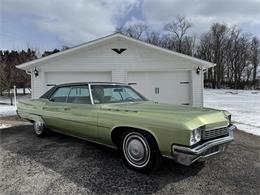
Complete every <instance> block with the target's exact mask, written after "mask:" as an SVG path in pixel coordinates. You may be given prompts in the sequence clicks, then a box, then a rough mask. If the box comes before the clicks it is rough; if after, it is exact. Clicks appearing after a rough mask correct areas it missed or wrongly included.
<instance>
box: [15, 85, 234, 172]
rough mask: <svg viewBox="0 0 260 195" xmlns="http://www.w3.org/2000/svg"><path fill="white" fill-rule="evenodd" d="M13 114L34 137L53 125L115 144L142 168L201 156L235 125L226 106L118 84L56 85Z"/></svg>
mask: <svg viewBox="0 0 260 195" xmlns="http://www.w3.org/2000/svg"><path fill="white" fill-rule="evenodd" d="M17 113H18V115H19V116H20V117H21V118H24V119H27V120H29V121H31V122H32V123H33V127H34V131H35V133H36V135H37V136H39V137H42V136H45V135H46V134H47V133H48V131H49V130H53V131H58V132H61V133H64V134H67V135H71V136H74V137H78V138H82V139H86V140H89V141H92V142H95V143H98V144H102V145H105V146H109V147H112V148H117V149H119V150H120V151H121V152H122V156H123V159H124V162H125V163H126V165H128V166H129V167H130V168H132V169H134V170H137V171H142V172H147V171H151V170H152V169H154V168H158V166H159V164H160V162H161V160H162V157H167V158H171V159H173V160H174V161H176V162H177V163H181V164H183V165H190V164H192V163H193V162H195V161H205V160H206V159H207V158H208V157H211V156H213V155H215V154H218V153H221V152H222V151H224V150H225V149H226V148H227V145H228V144H229V143H230V142H231V141H232V140H233V139H234V138H233V130H234V129H236V127H235V126H234V125H232V124H231V115H230V113H228V112H226V111H220V110H214V109H209V108H195V107H191V106H179V105H171V104H160V103H156V102H153V101H149V100H147V99H146V98H145V97H144V96H143V95H141V94H140V93H138V92H137V91H135V90H134V89H133V88H132V87H130V86H128V85H126V84H121V83H99V82H95V83H94V82H88V83H70V84H62V85H57V86H55V87H53V88H52V89H50V90H49V91H47V92H46V93H45V94H44V95H42V96H41V97H40V98H39V99H32V100H23V101H20V102H19V103H18V106H17Z"/></svg>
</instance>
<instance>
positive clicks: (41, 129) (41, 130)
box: [33, 121, 48, 137]
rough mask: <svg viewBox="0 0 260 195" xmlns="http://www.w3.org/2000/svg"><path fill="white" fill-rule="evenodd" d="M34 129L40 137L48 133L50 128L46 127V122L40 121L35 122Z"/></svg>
mask: <svg viewBox="0 0 260 195" xmlns="http://www.w3.org/2000/svg"><path fill="white" fill-rule="evenodd" d="M33 130H34V132H35V134H36V135H37V136H38V137H44V136H46V135H47V133H48V130H47V128H46V127H45V125H44V123H42V122H39V121H34V122H33Z"/></svg>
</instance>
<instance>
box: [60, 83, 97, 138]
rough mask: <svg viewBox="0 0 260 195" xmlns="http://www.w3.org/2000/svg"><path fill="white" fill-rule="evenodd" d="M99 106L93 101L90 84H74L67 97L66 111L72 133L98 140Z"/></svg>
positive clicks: (67, 123)
mask: <svg viewBox="0 0 260 195" xmlns="http://www.w3.org/2000/svg"><path fill="white" fill-rule="evenodd" d="M98 108H99V107H98V106H97V105H94V104H92V103H91V99H90V94H89V88H88V86H86V85H84V86H73V87H72V88H71V90H70V93H69V95H68V98H67V109H66V110H65V111H64V112H65V113H66V116H68V118H67V122H66V125H67V127H66V128H68V129H70V130H71V132H70V134H73V135H75V136H79V137H83V138H86V139H89V140H92V141H96V140H97V111H98Z"/></svg>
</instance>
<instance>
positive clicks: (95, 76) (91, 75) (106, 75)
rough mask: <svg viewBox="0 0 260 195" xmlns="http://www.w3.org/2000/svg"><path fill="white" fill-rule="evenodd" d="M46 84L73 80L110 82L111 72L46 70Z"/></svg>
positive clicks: (71, 81)
mask: <svg viewBox="0 0 260 195" xmlns="http://www.w3.org/2000/svg"><path fill="white" fill-rule="evenodd" d="M45 79H46V85H51V84H56V85H57V84H63V83H73V82H111V80H112V79H111V72H47V73H46V76H45Z"/></svg>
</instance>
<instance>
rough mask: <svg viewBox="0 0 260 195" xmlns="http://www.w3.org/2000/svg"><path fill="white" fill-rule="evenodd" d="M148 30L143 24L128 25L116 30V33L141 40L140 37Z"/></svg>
mask: <svg viewBox="0 0 260 195" xmlns="http://www.w3.org/2000/svg"><path fill="white" fill-rule="evenodd" d="M147 29H148V26H147V25H146V24H143V23H136V24H130V25H127V26H125V27H123V28H118V29H117V30H116V31H117V32H121V33H122V34H124V35H126V36H129V37H132V38H135V39H141V36H142V35H143V34H144V32H145V31H146V30H147Z"/></svg>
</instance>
